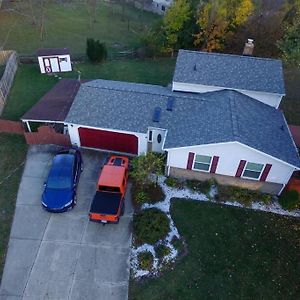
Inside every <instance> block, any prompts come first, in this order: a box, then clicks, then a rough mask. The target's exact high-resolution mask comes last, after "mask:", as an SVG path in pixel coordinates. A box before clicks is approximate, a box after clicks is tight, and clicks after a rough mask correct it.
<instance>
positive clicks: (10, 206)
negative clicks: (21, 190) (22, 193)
mask: <svg viewBox="0 0 300 300" xmlns="http://www.w3.org/2000/svg"><path fill="white" fill-rule="evenodd" d="M0 144H1V147H0V157H1V160H0V182H1V183H0V280H1V275H2V271H3V266H4V262H5V254H6V249H7V243H8V239H9V233H10V227H11V223H12V219H13V214H14V210H15V203H16V198H17V192H18V187H19V182H20V179H21V176H22V171H23V165H22V164H21V163H22V162H24V160H25V156H26V150H27V145H26V143H25V140H24V138H23V137H22V136H19V135H14V134H3V133H1V134H0ZM8 175H11V176H10V177H9V178H8V179H6V180H4V178H5V177H7V176H8Z"/></svg>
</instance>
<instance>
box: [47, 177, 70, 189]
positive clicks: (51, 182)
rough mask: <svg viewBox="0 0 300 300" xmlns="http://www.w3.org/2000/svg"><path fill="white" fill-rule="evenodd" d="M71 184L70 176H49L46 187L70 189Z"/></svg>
mask: <svg viewBox="0 0 300 300" xmlns="http://www.w3.org/2000/svg"><path fill="white" fill-rule="evenodd" d="M71 186H72V184H71V179H70V177H64V176H50V177H49V178H48V182H47V187H48V188H49V189H70V188H71Z"/></svg>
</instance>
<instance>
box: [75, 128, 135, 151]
mask: <svg viewBox="0 0 300 300" xmlns="http://www.w3.org/2000/svg"><path fill="white" fill-rule="evenodd" d="M78 132H79V137H80V144H81V146H82V147H89V148H97V149H103V150H110V151H118V152H124V153H132V154H137V153H138V138H137V137H136V136H135V135H132V134H126V133H118V132H111V131H107V130H98V129H90V128H82V127H80V128H79V129H78Z"/></svg>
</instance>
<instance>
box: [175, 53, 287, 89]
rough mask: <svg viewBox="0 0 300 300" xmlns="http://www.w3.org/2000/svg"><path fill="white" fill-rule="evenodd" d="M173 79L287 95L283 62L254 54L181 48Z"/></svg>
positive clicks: (182, 81)
mask: <svg viewBox="0 0 300 300" xmlns="http://www.w3.org/2000/svg"><path fill="white" fill-rule="evenodd" d="M173 81H174V82H181V83H192V84H201V85H208V86H217V87H222V88H228V89H239V90H248V91H258V92H268V93H276V94H282V95H284V94H285V88H284V80H283V71H282V62H281V61H280V60H275V59H269V58H258V57H253V56H239V55H229V54H218V53H207V52H198V51H188V50H179V53H178V57H177V62H176V68H175V73H174V77H173Z"/></svg>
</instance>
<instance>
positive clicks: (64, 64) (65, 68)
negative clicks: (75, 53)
mask: <svg viewBox="0 0 300 300" xmlns="http://www.w3.org/2000/svg"><path fill="white" fill-rule="evenodd" d="M43 58H50V63H51V67H52V71H53V72H59V67H58V62H59V65H60V70H61V72H69V71H72V64H71V58H70V55H67V54H66V55H57V56H55V55H52V56H39V57H38V62H39V65H40V70H41V73H42V74H44V73H46V71H45V67H44V62H43ZM60 59H63V60H67V61H60Z"/></svg>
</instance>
